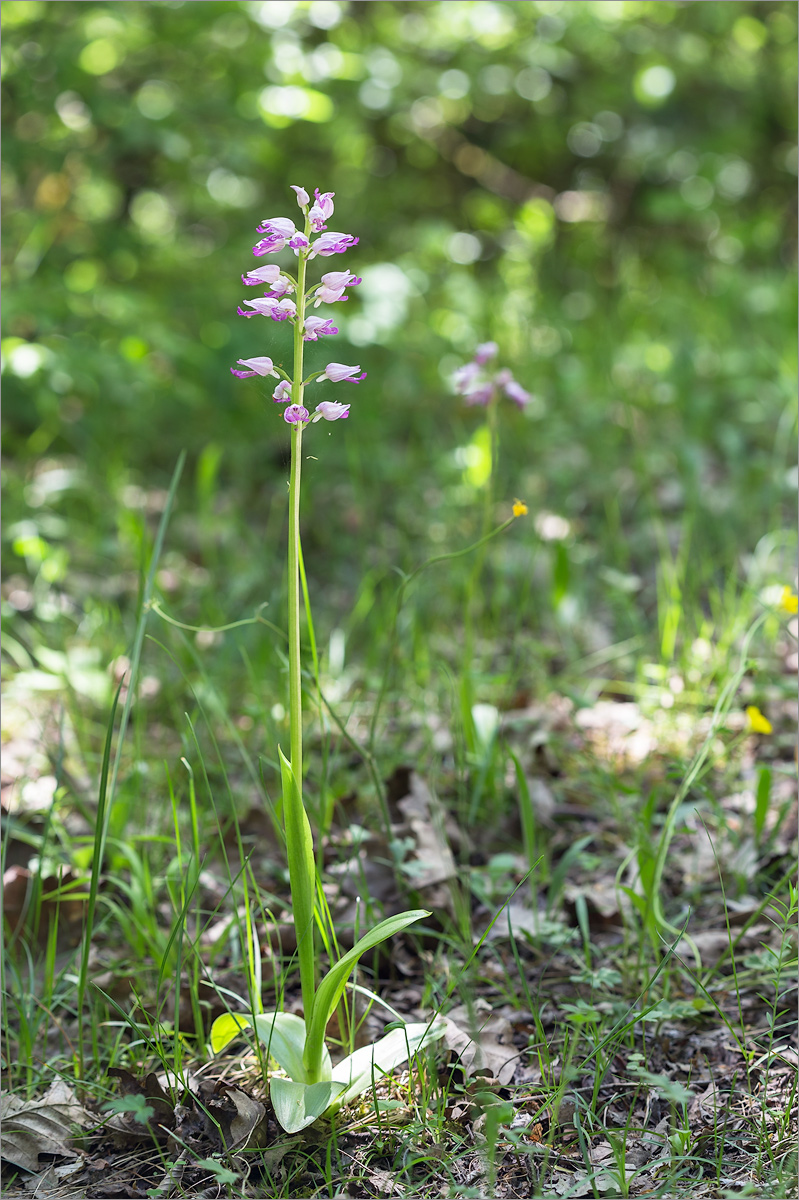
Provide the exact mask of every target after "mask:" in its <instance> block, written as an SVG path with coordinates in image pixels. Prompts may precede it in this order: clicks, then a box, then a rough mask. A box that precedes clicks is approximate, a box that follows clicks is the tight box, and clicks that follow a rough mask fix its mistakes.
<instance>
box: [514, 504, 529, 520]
mask: <svg viewBox="0 0 799 1200" xmlns="http://www.w3.org/2000/svg"><path fill="white" fill-rule="evenodd" d="M528 511H529V510H528V508H527V505H526V504H525V503H524V501H523V500H514V501H513V515H514V517H526V516H527V513H528Z"/></svg>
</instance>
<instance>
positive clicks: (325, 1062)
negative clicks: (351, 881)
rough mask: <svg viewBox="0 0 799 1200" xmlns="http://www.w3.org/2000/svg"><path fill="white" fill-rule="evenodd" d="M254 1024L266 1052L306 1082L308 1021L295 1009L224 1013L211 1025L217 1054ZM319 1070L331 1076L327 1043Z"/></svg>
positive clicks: (288, 1071)
mask: <svg viewBox="0 0 799 1200" xmlns="http://www.w3.org/2000/svg"><path fill="white" fill-rule="evenodd" d="M253 1026H254V1027H255V1032H256V1033H257V1035H258V1039H259V1040H260V1041H261V1042H262V1043H263V1045H264V1046H266V1047H267V1053H268V1054H269V1056H270V1058H273V1059H274V1060H275V1062H276V1063H277V1064H278V1066H280V1067H282V1068H283V1070H284V1071H285V1072H286V1073H287V1074H288V1075H290V1076H291V1078H292V1079H294V1080H296V1081H297V1082H298V1083H307V1082H308V1076H307V1072H306V1070H305V1066H304V1065H303V1061H302V1055H303V1050H304V1048H305V1022H304V1021H303V1019H302V1017H297V1016H295V1015H294V1013H261V1014H259V1015H258V1016H257V1017H252V1016H251V1015H250V1014H249V1013H224V1014H223V1015H222V1016H221V1017H217V1019H216V1020H215V1021H214V1023H213V1025H212V1026H211V1049H212V1050H213V1052H214V1054H219V1052H220V1050H224V1048H225V1046H227V1045H229V1044H230V1042H232V1041H233V1039H234V1038H237V1037H239V1036H240V1034H241V1032H242V1030H244V1029H250V1028H252V1027H253ZM319 1074H320V1075H321V1076H322V1079H323V1080H327V1079H330V1078H331V1076H332V1064H331V1062H330V1054H329V1052H328V1049H327V1046H323V1047H322V1062H321V1068H320V1071H319Z"/></svg>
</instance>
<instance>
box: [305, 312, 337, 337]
mask: <svg viewBox="0 0 799 1200" xmlns="http://www.w3.org/2000/svg"><path fill="white" fill-rule="evenodd" d="M328 333H338V330H337V329H336V328H335V326H334V325H333V320H332V318H331V317H327V319H325V318H324V317H306V318H305V328H304V330H303V333H302V340H303V341H304V342H315V341H317V339H318V338H319V337H320V336H321V335H322V334H328Z"/></svg>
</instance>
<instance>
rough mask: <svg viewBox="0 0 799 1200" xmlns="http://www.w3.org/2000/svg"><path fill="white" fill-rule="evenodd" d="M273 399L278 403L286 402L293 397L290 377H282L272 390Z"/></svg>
mask: <svg viewBox="0 0 799 1200" xmlns="http://www.w3.org/2000/svg"><path fill="white" fill-rule="evenodd" d="M272 399H273V400H274V401H275V403H276V404H285V403H286V401H288V400H290V399H291V383H290V382H289V380H288V379H281V381H280V383H279V384H278V385H277V387H276V388H275V390H274V391H273V392H272Z"/></svg>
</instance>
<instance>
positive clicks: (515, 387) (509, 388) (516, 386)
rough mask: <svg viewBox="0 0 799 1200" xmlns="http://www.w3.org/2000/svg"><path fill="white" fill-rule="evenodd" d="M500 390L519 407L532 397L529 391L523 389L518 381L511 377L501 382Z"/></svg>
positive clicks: (528, 401)
mask: <svg viewBox="0 0 799 1200" xmlns="http://www.w3.org/2000/svg"><path fill="white" fill-rule="evenodd" d="M502 390H503V391H504V393H505V395H506V396H507V397H508V399H509V400H513V402H514V403H515V404H518V406H519V408H524V406H525V405H526V404H529V403H530V401H531V400H532V398H533V397H532V396H531V395H530V393H529V392H526V391H525V390H524V388H523V387H522V385H521V384H520V383H517V382H516V380H515V379H512V378H511V379H509V380H507V382H505V383H503V385H502Z"/></svg>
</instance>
